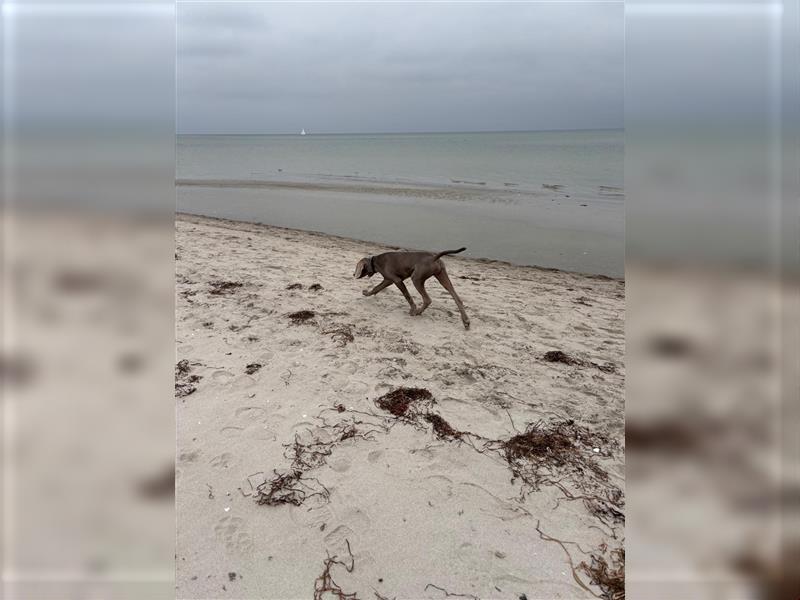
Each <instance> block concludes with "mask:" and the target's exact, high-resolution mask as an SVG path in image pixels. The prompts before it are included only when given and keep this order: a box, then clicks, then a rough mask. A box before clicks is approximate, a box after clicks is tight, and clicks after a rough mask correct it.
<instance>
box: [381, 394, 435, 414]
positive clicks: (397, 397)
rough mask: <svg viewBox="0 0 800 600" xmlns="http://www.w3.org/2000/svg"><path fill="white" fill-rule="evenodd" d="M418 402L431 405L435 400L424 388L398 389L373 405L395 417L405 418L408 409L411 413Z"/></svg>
mask: <svg viewBox="0 0 800 600" xmlns="http://www.w3.org/2000/svg"><path fill="white" fill-rule="evenodd" d="M419 402H423V403H431V402H435V400H434V399H433V394H431V393H430V392H429V391H428V390H426V389H425V388H410V387H399V388H397V389H394V390H392V391H391V392H388V393H387V394H384V395H383V396H381V397H380V398H378V399H377V400H376V401H375V404H376V405H377V406H378V408H380V409H383V410H385V411H388V412H390V413H392V414H393V415H394V416H395V417H405V416H407V413H408V411H409V409H411V410H412V411H413V410H414V407H415V405H416V404H417V403H419Z"/></svg>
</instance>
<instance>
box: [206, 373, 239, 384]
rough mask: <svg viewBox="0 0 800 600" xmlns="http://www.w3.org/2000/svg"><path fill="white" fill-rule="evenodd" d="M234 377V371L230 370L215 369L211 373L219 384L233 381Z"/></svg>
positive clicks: (212, 377)
mask: <svg viewBox="0 0 800 600" xmlns="http://www.w3.org/2000/svg"><path fill="white" fill-rule="evenodd" d="M234 377H235V375H234V374H233V373H231V372H230V371H223V370H219V371H214V372H213V373H212V374H211V379H212V380H213V381H214V382H215V383H219V384H223V385H224V384H228V383H230V382H231V381H233V379H234Z"/></svg>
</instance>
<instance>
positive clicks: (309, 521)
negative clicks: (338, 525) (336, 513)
mask: <svg viewBox="0 0 800 600" xmlns="http://www.w3.org/2000/svg"><path fill="white" fill-rule="evenodd" d="M289 517H290V518H291V519H292V521H294V522H295V523H297V524H298V525H302V526H303V527H312V528H315V529H319V528H320V527H322V525H324V524H328V523H330V522H331V521H333V518H334V517H333V512H332V511H331V509H330V508H329V507H328V506H323V507H322V508H317V509H313V510H309V508H308V507H307V506H305V505H302V506H292V508H291V510H290V512H289Z"/></svg>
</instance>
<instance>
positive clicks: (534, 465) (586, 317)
mask: <svg viewBox="0 0 800 600" xmlns="http://www.w3.org/2000/svg"><path fill="white" fill-rule="evenodd" d="M389 249H390V248H386V247H382V246H379V245H377V244H371V243H365V242H359V241H354V240H349V239H345V238H338V237H333V236H328V235H324V234H319V233H310V232H303V231H296V230H289V229H282V228H278V227H271V226H265V225H256V224H249V223H242V222H234V221H226V220H216V219H211V218H205V217H196V216H189V215H179V216H178V217H177V222H176V269H177V273H176V281H177V284H176V288H177V289H176V343H177V349H176V363H177V364H176V411H177V413H176V414H177V458H176V503H177V511H178V513H177V550H176V552H177V558H176V564H177V574H176V577H177V580H176V587H177V590H176V593H177V596H178V597H179V598H311V597H313V598H362V599H363V598H387V599H391V598H435V599H439V598H445V597H446V596H447V595H448V594H449V595H462V596H463V597H469V598H482V599H486V598H510V599H511V598H513V599H523V598H524V599H527V600H534V599H536V598H592V597H595V596H602V597H609V598H611V597H614V589H615V588H614V586H615V585H618V584H619V581H618V580H617V579H615V577H614V574H615V573H618V572H619V570H620V568H621V567H622V565H624V554H621V553H620V552H619V551H618V550H619V549H620V548H622V547H623V545H624V512H625V511H624V382H625V368H624V344H625V338H624V322H623V319H624V306H625V286H624V282H623V281H622V280H617V279H610V278H605V277H598V276H586V275H580V274H574V273H567V272H563V271H555V270H546V269H539V268H534V267H519V266H513V265H510V264H506V263H500V262H495V261H488V260H474V259H464V258H459V257H456V256H452V257H447V258H445V259H444V260H445V263H446V265H447V268H448V271H449V273H450V278H451V280H452V281H453V284H454V285H455V288H456V290H457V291H458V293H459V295H460V296H461V298H462V300H463V302H464V304H465V306H466V310H467V313H468V314H469V317H470V319H471V322H472V327H471V329H470V330H469V331H466V330H465V329H464V328H463V327H462V325H461V322H460V319H459V316H458V312H457V310H456V306H455V303H454V302H453V300H452V299H451V298H450V297H449V295H447V293H446V292H445V290H444V289H442V288H441V287H440V286H439V285H438V283H436V282H435V280H431V281H429V282H428V284H427V290H428V293H429V294H430V295H431V297H432V299H433V304H432V305H431V307H430V308H429V309H428V310H427V312H425V313H424V314H423V315H421V316H418V317H412V316H410V315H409V314H408V305H407V304H406V302H405V300H404V299H403V297H402V295H401V294H400V292H399V291H398V290H397V289H396V288H394V287H391V288H389V289H387V290H385V291H383V292H381V293H380V294H378V295H376V296H374V297H369V298H365V297H363V296H362V294H361V291H362V289H364V288H366V287H367V286H369V287H372V286H374V285H375V284H376V283H378V281H377V280H376V279H372V280H370V281H369V283H366V280H355V279H353V277H352V274H353V269H354V267H355V264H356V262H357V261H358V260H359V259H360V258H362V257H364V256H370V255H374V254H378V253H381V252H385V251H387V250H389ZM392 249H393V248H392ZM426 249H427V250H440V248H426ZM412 295H416V292H415V291H413V290H412Z"/></svg>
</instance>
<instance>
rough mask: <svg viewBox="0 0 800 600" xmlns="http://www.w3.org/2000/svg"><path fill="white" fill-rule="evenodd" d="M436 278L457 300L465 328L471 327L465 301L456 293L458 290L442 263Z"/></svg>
mask: <svg viewBox="0 0 800 600" xmlns="http://www.w3.org/2000/svg"><path fill="white" fill-rule="evenodd" d="M436 279H438V280H439V283H441V284H442V287H443V288H444V289H446V290H447V291H448V292H449V293H450V295H451V296H452V297H453V300H455V301H456V304H457V305H458V311H459V312H460V313H461V322H462V323H463V324H464V329H469V317H468V316H467V311H465V310H464V303H463V302H461V298H459V297H458V294H456V291H455V290H454V289H453V284H452V283H450V278H449V277H448V276H447V271H445V269H444V265H442V270H441V271H439V272H438V273H436Z"/></svg>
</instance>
